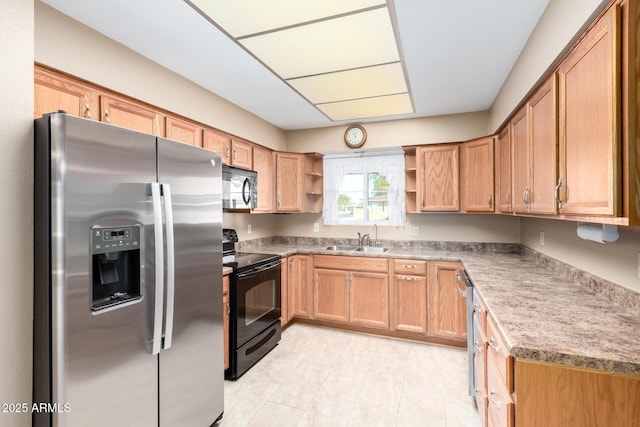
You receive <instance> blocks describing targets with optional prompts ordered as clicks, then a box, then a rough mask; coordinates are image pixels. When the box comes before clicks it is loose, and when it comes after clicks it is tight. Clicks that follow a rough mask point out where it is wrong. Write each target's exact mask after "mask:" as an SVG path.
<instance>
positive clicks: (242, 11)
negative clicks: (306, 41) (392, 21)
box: [191, 0, 386, 38]
mask: <svg viewBox="0 0 640 427" xmlns="http://www.w3.org/2000/svg"><path fill="white" fill-rule="evenodd" d="M191 3H193V4H194V5H195V6H197V7H198V8H199V9H200V10H201V11H202V12H204V13H205V14H207V15H208V16H209V17H210V18H211V19H212V20H213V21H214V22H216V23H217V24H218V25H219V26H221V27H222V28H224V29H225V31H226V32H228V33H229V34H231V35H232V36H233V37H235V38H239V37H243V36H247V35H250V34H256V33H261V32H264V31H270V30H275V29H277V28H284V27H288V26H291V25H297V24H300V23H303V22H310V21H315V20H318V19H323V18H327V17H330V16H336V15H341V14H344V13H349V12H351V11H354V10H361V9H367V8H370V7H375V6H380V5H385V4H386V1H385V0H348V1H345V0H321V1H308V0H191Z"/></svg>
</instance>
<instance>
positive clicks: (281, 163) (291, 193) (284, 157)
mask: <svg viewBox="0 0 640 427" xmlns="http://www.w3.org/2000/svg"><path fill="white" fill-rule="evenodd" d="M304 160H305V157H304V154H297V153H276V212H302V210H303V208H304V206H303V205H304V194H303V185H302V184H303V174H304V164H305V163H304Z"/></svg>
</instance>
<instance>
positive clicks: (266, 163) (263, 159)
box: [252, 145, 275, 212]
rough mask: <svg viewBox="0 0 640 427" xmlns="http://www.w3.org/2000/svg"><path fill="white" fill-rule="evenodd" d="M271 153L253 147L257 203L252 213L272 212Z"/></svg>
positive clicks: (273, 179) (259, 147)
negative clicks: (256, 176)
mask: <svg viewBox="0 0 640 427" xmlns="http://www.w3.org/2000/svg"><path fill="white" fill-rule="evenodd" d="M273 158H274V155H273V151H271V150H270V149H268V148H264V147H261V146H259V145H254V146H253V170H254V171H256V172H257V173H258V202H257V206H256V207H255V208H254V209H252V212H273V210H274V209H273V206H274V202H275V196H274V190H275V168H274V166H273V164H274V160H273Z"/></svg>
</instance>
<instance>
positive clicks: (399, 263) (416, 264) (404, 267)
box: [393, 259, 427, 276]
mask: <svg viewBox="0 0 640 427" xmlns="http://www.w3.org/2000/svg"><path fill="white" fill-rule="evenodd" d="M393 270H394V273H395V274H412V275H417V276H425V275H426V274H427V262H426V261H418V260H415V259H394V260H393Z"/></svg>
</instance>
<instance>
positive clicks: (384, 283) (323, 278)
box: [313, 255, 389, 329]
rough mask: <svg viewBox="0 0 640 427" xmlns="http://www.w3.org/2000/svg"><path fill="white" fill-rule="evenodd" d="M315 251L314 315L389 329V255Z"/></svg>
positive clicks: (320, 317) (340, 321)
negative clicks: (372, 255)
mask: <svg viewBox="0 0 640 427" xmlns="http://www.w3.org/2000/svg"><path fill="white" fill-rule="evenodd" d="M353 260H354V258H353V257H348V256H331V255H316V256H315V257H314V270H313V286H314V292H313V297H314V298H313V300H314V313H313V315H314V318H315V319H318V320H328V321H332V322H338V323H343V324H346V323H348V324H352V325H357V326H365V327H371V328H379V329H380V328H382V329H389V273H388V268H389V267H388V260H387V259H386V258H365V257H358V258H357V260H358V262H357V268H358V269H357V270H355V269H353V265H354V262H353Z"/></svg>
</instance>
